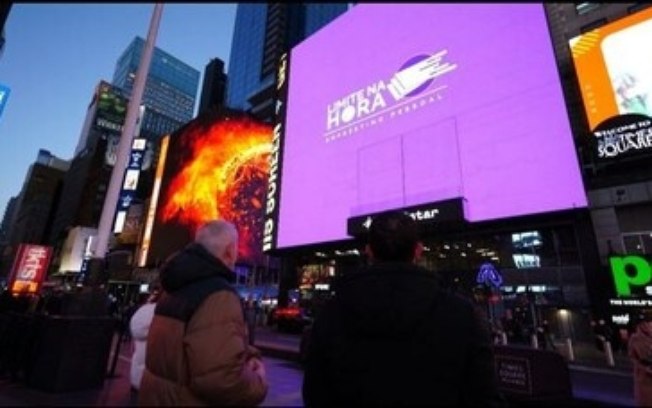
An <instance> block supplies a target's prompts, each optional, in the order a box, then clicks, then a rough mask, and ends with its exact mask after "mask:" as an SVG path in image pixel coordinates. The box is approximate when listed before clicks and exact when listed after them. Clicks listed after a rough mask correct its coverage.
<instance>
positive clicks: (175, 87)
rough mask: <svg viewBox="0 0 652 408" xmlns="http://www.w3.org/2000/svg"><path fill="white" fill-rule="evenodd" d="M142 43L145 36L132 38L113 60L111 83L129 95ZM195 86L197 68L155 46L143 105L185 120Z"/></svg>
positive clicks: (190, 115)
mask: <svg viewBox="0 0 652 408" xmlns="http://www.w3.org/2000/svg"><path fill="white" fill-rule="evenodd" d="M144 47H145V40H144V39H142V38H141V37H136V38H134V40H133V41H132V42H131V44H129V46H128V47H127V49H126V50H125V51H124V52H123V53H122V55H121V56H120V58H119V59H118V62H117V63H116V67H115V72H114V74H113V85H115V86H118V87H120V88H122V89H124V90H125V91H126V92H127V94H128V95H131V90H132V89H133V86H134V80H135V79H136V70H137V69H138V65H139V64H140V58H141V55H142V52H143V49H144ZM198 87H199V71H198V70H196V69H194V68H193V67H191V66H190V65H188V64H186V63H184V62H182V61H180V60H179V59H178V58H175V57H173V56H172V55H170V54H168V53H167V52H165V51H163V50H161V49H160V48H158V47H155V48H154V54H153V56H152V62H151V65H150V68H149V75H148V77H147V82H146V84H145V92H144V94H143V105H145V106H147V107H148V108H149V109H153V110H155V111H157V112H158V113H161V114H163V115H165V116H168V117H170V118H172V119H174V120H175V121H178V122H180V123H185V122H188V121H189V120H191V119H192V118H193V113H194V109H195V98H196V96H197V89H198Z"/></svg>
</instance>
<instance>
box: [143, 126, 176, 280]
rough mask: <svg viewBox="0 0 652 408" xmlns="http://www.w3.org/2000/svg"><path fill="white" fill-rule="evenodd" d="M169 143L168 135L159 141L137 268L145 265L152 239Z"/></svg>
mask: <svg viewBox="0 0 652 408" xmlns="http://www.w3.org/2000/svg"><path fill="white" fill-rule="evenodd" d="M169 143H170V135H167V136H165V137H164V138H163V139H162V140H161V152H160V154H159V157H158V163H157V165H156V176H155V178H154V188H153V189H152V198H151V199H150V202H149V208H148V209H147V218H146V220H145V232H144V233H143V240H142V243H141V245H140V255H139V256H138V266H140V267H143V266H145V265H146V264H147V253H148V252H149V245H150V242H151V238H152V228H153V227H154V221H155V220H156V206H157V205H158V196H159V194H160V191H161V180H163V171H164V170H165V159H166V158H167V155H168V144H169Z"/></svg>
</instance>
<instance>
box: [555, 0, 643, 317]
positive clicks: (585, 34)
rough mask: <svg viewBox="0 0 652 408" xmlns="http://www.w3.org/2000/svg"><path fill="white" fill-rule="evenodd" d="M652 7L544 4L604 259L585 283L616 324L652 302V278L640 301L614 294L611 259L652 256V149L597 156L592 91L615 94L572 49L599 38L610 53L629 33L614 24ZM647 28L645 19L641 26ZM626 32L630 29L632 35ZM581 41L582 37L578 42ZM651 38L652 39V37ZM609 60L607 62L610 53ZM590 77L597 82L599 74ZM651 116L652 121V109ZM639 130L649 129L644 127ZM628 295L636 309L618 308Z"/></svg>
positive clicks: (633, 68)
mask: <svg viewBox="0 0 652 408" xmlns="http://www.w3.org/2000/svg"><path fill="white" fill-rule="evenodd" d="M649 7H650V4H649V3H619V4H616V3H563V4H562V3H558V4H556V3H550V4H546V12H547V16H548V21H549V25H550V31H551V37H552V40H553V44H554V47H555V52H556V56H557V62H558V66H559V71H560V74H561V78H562V83H563V87H564V91H565V96H566V102H567V105H568V109H569V116H570V118H571V123H572V126H573V133H574V136H575V142H576V143H575V144H576V146H577V147H578V155H579V158H580V162H581V165H582V171H583V177H584V183H585V186H586V190H587V197H588V201H589V210H590V215H591V220H592V226H593V228H594V233H595V239H596V244H597V250H598V253H599V258H600V265H598V266H597V267H596V270H595V271H593V274H592V276H590V277H589V278H588V279H587V285H588V286H589V287H590V288H593V291H595V292H596V294H597V295H596V299H595V301H594V304H593V308H594V309H595V310H596V311H597V312H598V313H599V314H600V315H601V316H602V317H604V318H605V320H608V321H610V323H611V324H616V325H621V326H624V325H628V324H631V323H632V322H633V321H634V315H635V314H636V313H637V310H640V308H649V307H652V303H650V302H648V301H647V300H646V299H647V298H648V297H649V292H645V290H647V288H648V287H649V286H648V287H646V285H649V284H650V282H644V284H642V285H640V286H641V287H640V288H634V290H635V289H640V290H639V294H640V296H638V297H637V296H635V297H634V299H628V298H627V297H626V296H625V297H624V299H623V296H621V294H617V293H616V288H615V285H616V277H615V275H614V273H615V272H614V271H613V270H612V266H611V263H610V262H611V261H610V258H612V257H614V256H616V257H617V258H622V257H625V256H635V257H641V258H643V259H647V260H648V261H650V260H651V259H652V168H650V166H649V158H650V156H651V154H648V153H646V152H644V151H643V150H645V149H641V154H639V155H638V156H636V157H634V156H632V157H626V155H621V156H622V157H623V158H622V159H621V158H619V157H617V158H614V159H608V160H606V159H604V158H600V157H598V156H597V155H596V139H597V135H595V134H594V131H596V129H598V128H600V126H605V125H607V123H606V122H605V123H603V124H600V125H599V126H598V127H597V128H596V126H595V124H593V125H592V124H591V123H590V122H591V119H590V118H589V117H588V115H589V114H591V115H593V114H595V112H596V109H600V107H599V106H598V107H596V106H595V105H594V103H595V102H594V101H593V100H588V99H587V96H589V97H591V96H592V92H596V93H598V95H597V96H596V98H601V99H605V98H609V97H611V96H610V95H604V94H602V93H600V92H602V91H601V90H595V91H593V90H591V89H590V85H589V81H587V78H586V74H585V73H584V72H581V71H580V68H579V66H578V65H576V64H575V63H574V62H576V61H575V60H576V59H577V58H576V56H577V55H579V53H574V52H573V47H572V46H570V45H569V44H570V43H571V42H573V43H575V44H577V46H578V47H585V46H586V44H588V43H589V42H594V41H596V40H598V39H599V41H602V42H601V46H602V48H601V49H602V51H601V52H602V53H604V52H605V51H604V49H605V46H606V42H607V41H606V38H607V36H612V39H613V34H617V33H619V32H625V31H626V30H624V29H622V30H617V31H615V32H613V31H614V29H613V28H611V27H614V24H624V23H622V22H623V21H626V20H627V19H631V18H634V19H644V21H647V22H649V21H650V18H651V17H642V18H639V17H636V15H638V16H643V15H644V14H647V15H649V16H652V14H650V9H649ZM647 22H646V24H648V25H649V23H647ZM626 26H629V24H626ZM642 26H643V24H640V25H639V27H642ZM627 31H629V32H630V34H631V33H632V32H633V31H632V30H627ZM603 33H605V34H603ZM643 35H645V34H643ZM580 36H582V37H580ZM603 38H604V39H605V40H604V41H603V40H602V39H603ZM621 38H623V37H622V36H621ZM578 39H580V40H578ZM582 39H584V42H583V43H582V44H580V42H582ZM630 39H631V37H630ZM646 39H647V40H648V41H650V40H651V39H650V35H649V34H647V37H646ZM589 40H590V41H589ZM587 41H589V42H587ZM620 48H621V51H622V50H623V49H630V50H633V52H636V53H638V52H639V51H638V50H636V44H635V42H634V41H632V43H630V44H628V45H626V46H624V45H621V47H620ZM578 49H579V48H578ZM604 58H605V61H606V57H604ZM620 58H621V61H625V60H626V56H625V55H624V54H623V56H622V57H620ZM627 68H628V69H630V70H631V71H639V72H640V71H641V69H643V70H645V69H646V70H648V71H649V69H650V66H649V65H647V67H641V66H629V67H627ZM590 76H592V77H594V76H595V75H594V74H591V75H590ZM614 79H615V78H612V79H611V81H612V82H613V81H614ZM591 80H592V81H594V82H595V79H591ZM585 99H586V100H585ZM622 113H623V111H622V109H621V114H622ZM647 117H648V118H649V113H648V116H647ZM648 129H649V128H648ZM640 131H643V132H645V129H642V130H640ZM648 131H649V130H648ZM630 274H631V271H630ZM634 286H635V285H634ZM644 289H645V290H644ZM630 300H631V302H630V303H631V304H632V305H635V306H634V307H629V308H628V307H620V306H621V305H622V304H623V301H624V302H628V301H630Z"/></svg>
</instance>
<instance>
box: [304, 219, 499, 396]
mask: <svg viewBox="0 0 652 408" xmlns="http://www.w3.org/2000/svg"><path fill="white" fill-rule="evenodd" d="M421 250H422V246H421V244H420V243H419V241H418V232H417V226H416V223H415V221H414V220H412V218H410V217H409V216H408V215H406V214H404V213H401V212H387V213H383V214H380V215H378V216H377V217H375V219H374V220H373V223H372V225H371V227H370V230H369V234H368V245H367V254H368V255H369V257H370V258H371V260H372V265H371V266H370V267H366V268H363V269H362V270H361V271H358V272H356V273H354V274H352V275H350V276H348V277H345V278H343V279H342V281H341V282H340V284H339V285H338V287H337V288H336V289H335V292H336V295H335V297H334V298H333V299H332V301H330V302H329V303H328V304H327V305H326V307H325V308H324V310H323V311H322V313H321V314H320V315H318V316H317V318H316V320H315V323H314V327H313V331H312V334H311V344H310V348H309V351H308V356H307V360H306V367H305V375H304V383H303V398H304V402H305V404H306V406H344V405H346V406H364V405H390V406H391V405H481V406H492V405H502V404H503V399H502V398H501V397H500V395H499V393H498V391H497V386H496V379H495V373H494V360H493V351H492V347H491V342H490V335H489V329H488V324H487V322H486V320H485V319H483V318H482V317H481V316H479V315H478V314H477V313H476V312H475V311H474V308H473V306H472V304H471V303H470V302H469V301H467V300H465V299H462V298H460V297H458V296H456V295H453V294H450V293H447V292H445V291H444V290H442V289H441V288H440V287H439V285H438V279H437V276H436V275H435V274H434V273H432V272H430V271H427V270H425V269H423V268H421V267H419V266H416V265H415V264H414V261H415V260H416V259H418V257H419V255H420V253H421Z"/></svg>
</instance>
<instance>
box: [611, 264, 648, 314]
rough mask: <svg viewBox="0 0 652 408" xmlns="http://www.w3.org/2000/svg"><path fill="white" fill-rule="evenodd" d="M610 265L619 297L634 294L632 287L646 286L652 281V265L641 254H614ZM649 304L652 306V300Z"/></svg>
mask: <svg viewBox="0 0 652 408" xmlns="http://www.w3.org/2000/svg"><path fill="white" fill-rule="evenodd" d="M609 265H610V266H611V274H612V276H613V280H614V284H615V287H616V295H618V296H619V297H628V296H632V287H638V288H640V287H645V286H646V285H647V284H649V283H650V282H651V281H652V267H651V266H650V263H649V262H648V261H647V260H646V259H645V258H643V257H641V256H638V255H628V256H612V257H610V258H609ZM612 304H613V303H612ZM649 306H652V302H650V304H649Z"/></svg>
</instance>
